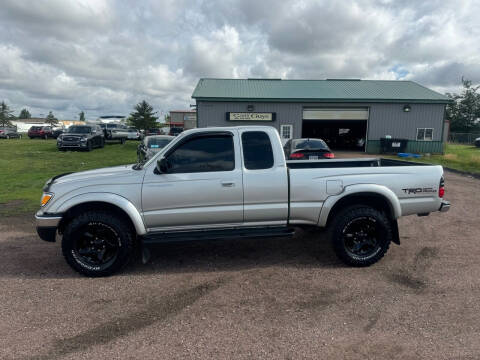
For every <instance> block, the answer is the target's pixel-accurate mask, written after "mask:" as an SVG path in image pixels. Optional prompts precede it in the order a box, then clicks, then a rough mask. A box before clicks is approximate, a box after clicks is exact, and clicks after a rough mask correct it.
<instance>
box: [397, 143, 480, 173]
mask: <svg viewBox="0 0 480 360" xmlns="http://www.w3.org/2000/svg"><path fill="white" fill-rule="evenodd" d="M397 159H398V158H397ZM406 160H409V161H419V162H425V163H431V164H439V165H443V166H445V167H449V168H452V169H456V170H461V171H466V172H470V173H475V174H480V148H477V147H475V146H472V145H456V144H447V146H446V148H445V155H432V156H422V157H421V158H419V159H412V158H408V159H406Z"/></svg>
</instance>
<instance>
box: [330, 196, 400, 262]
mask: <svg viewBox="0 0 480 360" xmlns="http://www.w3.org/2000/svg"><path fill="white" fill-rule="evenodd" d="M334 216H335V217H334V219H333V221H332V223H331V224H330V226H329V232H330V238H331V240H332V244H333V249H334V251H335V253H336V255H337V256H338V258H339V259H340V260H342V261H343V262H344V263H345V264H347V265H351V266H369V265H372V264H374V263H376V262H377V261H379V260H380V259H381V258H382V257H383V256H384V255H385V253H386V252H387V250H388V248H389V246H390V242H391V241H392V239H393V227H392V222H391V220H390V219H389V218H388V217H387V215H386V214H385V213H384V212H382V211H380V210H378V209H375V208H372V207H370V206H367V205H352V206H350V207H347V208H346V209H344V210H343V211H340V212H339V213H337V214H335V215H334Z"/></svg>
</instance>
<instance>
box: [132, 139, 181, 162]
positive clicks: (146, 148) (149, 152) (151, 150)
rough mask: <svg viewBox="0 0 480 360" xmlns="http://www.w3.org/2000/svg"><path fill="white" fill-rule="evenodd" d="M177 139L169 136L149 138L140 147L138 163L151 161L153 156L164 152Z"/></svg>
mask: <svg viewBox="0 0 480 360" xmlns="http://www.w3.org/2000/svg"><path fill="white" fill-rule="evenodd" d="M174 138H175V137H174V136H169V135H152V136H147V137H146V138H145V139H143V141H142V142H141V143H140V145H138V149H137V156H138V162H144V161H147V160H149V159H150V158H151V157H152V156H153V155H155V154H156V153H158V152H159V151H160V150H162V149H163V148H164V147H165V146H166V145H167V144H168V143H169V142H170V141H172V140H173V139H174Z"/></svg>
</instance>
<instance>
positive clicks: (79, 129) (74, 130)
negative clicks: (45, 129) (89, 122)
mask: <svg viewBox="0 0 480 360" xmlns="http://www.w3.org/2000/svg"><path fill="white" fill-rule="evenodd" d="M91 131H92V128H91V127H90V126H70V127H69V128H68V131H67V132H68V133H70V134H89V133H90V132H91Z"/></svg>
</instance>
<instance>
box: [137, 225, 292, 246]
mask: <svg viewBox="0 0 480 360" xmlns="http://www.w3.org/2000/svg"><path fill="white" fill-rule="evenodd" d="M294 233H295V231H294V230H293V229H291V228H288V227H284V226H282V227H262V228H228V229H222V230H218V229H215V230H193V231H168V232H167V231H165V232H155V233H149V234H147V235H144V236H142V238H141V241H142V244H143V245H152V244H163V243H171V242H181V241H197V240H221V239H225V240H227V239H239V238H262V237H291V236H293V234H294Z"/></svg>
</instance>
